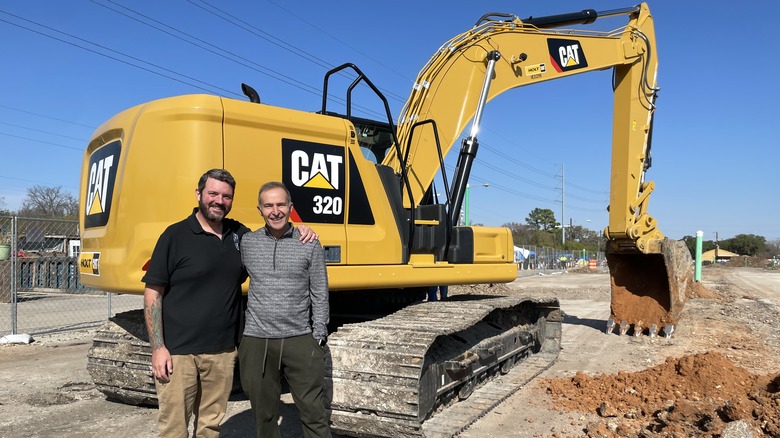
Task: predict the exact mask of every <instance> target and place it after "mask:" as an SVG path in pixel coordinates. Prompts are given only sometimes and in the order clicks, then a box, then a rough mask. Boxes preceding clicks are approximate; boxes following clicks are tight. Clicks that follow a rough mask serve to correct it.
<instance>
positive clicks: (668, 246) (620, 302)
mask: <svg viewBox="0 0 780 438" xmlns="http://www.w3.org/2000/svg"><path fill="white" fill-rule="evenodd" d="M606 256H607V263H608V265H609V274H610V285H611V289H612V300H611V303H610V318H609V321H607V330H606V332H607V333H613V332H614V331H615V330H616V329H617V330H618V331H619V333H620V334H621V335H623V334H629V333H631V334H634V335H635V336H639V335H642V334H648V335H650V336H656V335H658V334H663V335H664V336H666V337H667V338H668V337H671V335H672V333H673V332H674V328H675V327H676V325H677V321H678V319H679V317H680V312H682V309H683V306H684V305H685V300H686V293H687V290H688V287H689V285H691V284H692V282H693V261H692V259H691V253H690V251H689V250H688V247H686V246H685V242H683V241H678V240H672V239H669V238H664V239H663V241H662V242H661V244H660V251H659V252H658V253H651V254H646V253H640V252H633V253H622V252H618V251H614V246H612V247H610V246H608V247H607V254H606Z"/></svg>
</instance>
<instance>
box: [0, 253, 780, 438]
mask: <svg viewBox="0 0 780 438" xmlns="http://www.w3.org/2000/svg"><path fill="white" fill-rule="evenodd" d="M523 274H524V275H527V274H528V273H527V272H524V273H523ZM702 283H703V285H704V286H706V287H707V288H708V289H709V290H710V291H711V292H712V293H711V294H708V295H707V296H706V297H695V298H691V299H689V301H688V303H687V304H686V307H685V311H684V312H683V316H682V319H681V321H680V323H679V325H678V327H677V331H676V333H675V336H674V337H672V338H671V339H666V338H649V337H636V338H635V337H631V336H618V335H606V334H604V333H603V330H604V327H605V324H606V318H607V316H608V314H609V275H607V274H606V273H562V274H557V275H530V276H523V277H521V278H518V280H517V281H515V282H513V283H510V284H508V285H501V286H498V288H500V290H502V291H504V292H505V293H517V294H524V295H535V296H555V297H558V298H559V299H560V300H561V307H562V309H563V310H564V312H565V313H566V318H565V320H564V326H563V350H562V351H561V354H560V356H559V358H558V360H557V361H556V362H555V363H554V364H553V366H552V367H551V368H550V369H548V370H547V371H545V372H544V373H543V374H542V376H540V377H539V378H537V379H536V380H534V381H533V382H532V383H531V384H529V385H527V386H526V387H524V388H522V389H520V390H519V391H518V392H516V393H515V394H514V395H513V396H512V397H510V398H509V399H507V400H506V401H505V402H503V403H502V404H501V405H499V406H498V407H496V408H495V409H493V410H492V411H491V412H489V413H487V414H486V415H485V416H483V417H482V418H481V419H480V420H478V421H477V422H476V423H474V424H473V425H471V426H470V427H469V428H468V429H467V430H466V431H465V432H464V433H463V434H462V436H464V437H480V438H483V437H493V436H495V437H504V436H517V437H526V436H539V437H548V436H549V437H564V436H588V435H589V434H590V433H595V432H594V431H597V430H598V429H597V427H598V425H599V424H602V425H603V426H604V429H603V432H604V434H603V435H601V436H640V435H616V433H617V432H616V431H617V430H628V429H627V425H628V423H629V419H627V418H625V417H610V418H609V420H607V419H605V418H604V417H602V416H600V415H599V413H598V412H594V411H593V409H588V408H582V409H584V410H577V409H573V408H567V409H563V408H562V402H561V401H560V400H558V401H557V402H556V400H555V399H554V398H553V396H552V395H551V393H550V387H551V383H550V382H553V381H556V379H557V381H561V382H565V381H566V380H571V379H572V378H574V377H576V375H577V373H578V372H579V373H582V375H586V376H589V377H593V378H596V377H597V376H602V375H605V376H617V375H618V373H620V372H622V373H624V374H625V373H638V372H641V371H643V370H652V369H654V367H660V366H662V365H663V364H664V363H666V361H667V360H668V359H670V358H671V359H672V360H685V359H684V358H686V357H691V356H693V355H696V354H704V353H708V352H709V353H717V354H720V355H721V356H722V357H723V358H724V360H727V361H728V363H729V364H733V365H734V366H738V367H740V369H744V370H745V371H746V372H748V373H751V375H753V374H754V375H772V373H774V374H777V373H778V372H779V371H780V334H778V332H777V330H776V327H777V326H778V324H780V311H778V308H779V307H778V306H780V271H770V270H765V269H758V268H733V269H731V268H724V267H713V268H709V269H706V268H705V270H704V273H703V281H702ZM494 290H497V289H494ZM466 291H468V292H469V293H473V292H475V291H474V290H473V289H471V290H468V289H465V288H454V287H453V288H451V289H450V293H451V294H457V293H464V292H466ZM93 332H94V330H79V331H72V332H67V333H58V334H50V335H45V336H40V337H37V338H36V339H35V342H33V343H32V344H30V345H2V346H0V437H71V436H72V437H93V436H94V437H98V436H99V437H105V436H112V437H137V436H143V437H146V436H154V434H155V421H156V410H155V409H150V408H143V407H135V406H127V405H122V404H119V403H115V402H111V401H108V400H106V399H105V397H103V396H102V394H101V393H99V392H98V391H96V390H95V389H94V387H93V386H92V384H91V383H90V379H89V375H88V374H87V372H86V369H85V367H86V352H87V349H88V348H89V344H90V339H91V336H92V333H93ZM681 397H682V396H681ZM777 403H778V404H780V402H777ZM250 417H251V414H250V411H249V404H248V402H247V401H246V400H245V399H244V398H243V397H242V396H240V395H235V396H234V397H233V398H232V400H231V401H230V404H229V412H228V419H227V420H226V423H225V425H224V428H223V434H222V436H225V437H244V436H251V435H252V434H253V431H252V425H251V418H250ZM609 421H611V423H609ZM678 421H679V422H685V421H689V420H686V419H679V420H678ZM616 424H617V426H616ZM621 424H624V425H625V427H624V428H622V429H621V428H619V427H618V426H620V425H621ZM610 427H611V429H610ZM610 433H611V434H612V435H609V434H610ZM753 433H754V434H755V436H762V435H761V434H762V433H764V435H763V436H772V435H768V434H766V432H762V431H761V430H760V429H756V428H754V429H753ZM282 434H283V436H285V437H299V436H302V434H301V431H300V423H299V421H298V417H297V413H296V411H295V408H294V406H293V404H292V401H291V400H290V399H289V395H287V394H285V396H284V397H283V400H282ZM591 436H597V435H591ZM647 436H651V435H647ZM657 436H664V435H657ZM667 436H672V435H667ZM678 436H685V435H678ZM701 436H712V435H706V434H702V435H701Z"/></svg>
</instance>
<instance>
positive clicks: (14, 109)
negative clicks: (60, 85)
mask: <svg viewBox="0 0 780 438" xmlns="http://www.w3.org/2000/svg"><path fill="white" fill-rule="evenodd" d="M0 108H5V109H9V110H12V111H18V112H20V113H25V114H32V115H34V116H37V117H43V118H46V119H51V120H56V121H58V122H63V123H69V124H71V125H77V126H83V127H85V128H90V129H95V128H96V127H95V126H90V125H85V124H83V123H78V122H72V121H69V120H64V119H58V118H56V117H52V116H47V115H43V114H39V113H34V112H32V111H27V110H23V109H19V108H14V107H11V106H6V105H0Z"/></svg>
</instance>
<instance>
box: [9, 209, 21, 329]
mask: <svg viewBox="0 0 780 438" xmlns="http://www.w3.org/2000/svg"><path fill="white" fill-rule="evenodd" d="M17 219H18V217H17V216H14V217H12V218H11V334H12V335H15V334H16V329H17V311H18V308H17V305H16V304H17V298H16V293H17V290H16V263H17V258H18V257H17V256H18V255H19V248H18V245H17V241H18V240H19V239H18V236H17V221H16V220H17Z"/></svg>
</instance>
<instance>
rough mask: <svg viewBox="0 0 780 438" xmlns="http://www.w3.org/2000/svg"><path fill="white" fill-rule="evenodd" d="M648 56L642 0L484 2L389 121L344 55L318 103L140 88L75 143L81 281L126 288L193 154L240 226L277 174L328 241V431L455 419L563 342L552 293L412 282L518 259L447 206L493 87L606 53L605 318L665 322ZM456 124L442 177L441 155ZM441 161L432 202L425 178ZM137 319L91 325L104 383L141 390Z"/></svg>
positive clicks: (494, 234) (128, 316) (400, 431)
mask: <svg viewBox="0 0 780 438" xmlns="http://www.w3.org/2000/svg"><path fill="white" fill-rule="evenodd" d="M621 15H622V16H627V17H628V23H627V24H626V25H625V26H623V27H621V28H619V29H617V30H614V31H611V32H605V33H602V32H595V31H589V30H583V29H580V30H577V29H565V30H564V29H563V27H564V26H571V25H585V24H589V23H592V22H594V21H595V20H597V19H599V18H601V17H607V16H621ZM656 67H657V55H656V50H655V35H654V29H653V19H652V17H651V15H650V12H649V10H648V7H647V5H646V4H640V5H638V6H635V7H630V8H625V9H619V10H610V11H603V12H597V11H595V10H592V9H590V10H584V11H581V12H575V13H569V14H561V15H555V16H546V17H529V18H527V19H519V18H518V17H516V16H513V15H505V14H488V15H485V16H483V17H482V18H481V19H480V20H479V21H478V22H477V23H476V25H475V26H474V27H473V28H471V29H470V30H468V31H466V32H464V33H462V34H460V35H458V36H456V37H454V38H452V39H451V40H449V41H447V42H446V43H444V44H443V45H442V46H441V48H440V49H439V50H438V51H437V52H436V53H435V55H434V56H433V57H432V58H431V60H430V61H429V62H428V63H427V64H426V65H425V66H424V67H423V69H422V70H421V72H420V73H419V76H418V77H417V80H416V82H415V84H414V87H413V89H412V92H411V95H410V97H409V99H408V101H407V102H406V104H405V105H404V107H403V109H402V111H401V114H400V117H399V118H398V119H397V121H396V122H394V121H393V118H392V115H391V112H390V108H389V105H388V103H387V100H386V99H385V97H384V96H383V95H382V93H381V92H380V90H379V89H378V88H377V87H376V86H375V85H374V84H373V83H372V82H371V81H370V80H369V79H368V78H367V77H366V76H365V75H364V74H363V73H362V72H361V71H360V69H359V68H357V66H355V65H353V64H344V65H342V66H340V67H337V68H335V69H333V70H331V71H329V72H328V73H327V74H326V76H325V80H324V85H323V97H322V108H321V110H319V111H317V112H315V113H309V112H303V111H297V110H291V109H285V108H279V107H274V106H270V105H266V104H263V103H261V102H260V99H259V95H258V93H257V92H256V91H255V90H254V89H252V88H251V87H249V86H247V85H242V87H243V90H244V94H245V95H246V96H247V97H248V99H247V101H243V100H236V99H228V98H224V97H219V96H211V95H186V96H177V97H170V98H165V99H161V100H156V101H152V102H149V103H145V104H142V105H138V106H136V107H133V108H130V109H128V110H125V111H123V112H122V113H120V114H118V115H116V116H114V117H113V118H111V119H110V120H108V121H107V122H106V123H104V124H103V125H102V126H100V127H99V128H98V130H97V131H96V132H95V134H94V136H93V138H92V139H91V141H90V143H89V145H88V147H87V149H86V152H85V155H84V161H83V167H82V175H81V206H82V210H81V213H80V222H81V230H80V231H81V239H82V249H83V252H82V253H81V254H80V274H81V280H82V281H83V283H84V284H85V285H88V286H91V287H94V288H96V289H101V290H105V291H111V292H115V293H126V294H142V293H143V290H144V289H143V286H144V285H143V284H142V283H141V278H142V277H143V270H144V267H145V266H146V265H147V263H148V261H149V258H150V256H151V253H152V249H153V247H154V244H155V242H156V239H157V238H158V236H159V235H160V233H161V232H162V231H163V230H164V229H165V227H166V226H167V225H169V224H171V223H173V222H176V221H178V220H180V219H181V218H182V217H183V216H184V215H186V213H187V212H188V211H191V208H192V201H193V198H192V195H193V188H194V185H195V182H196V181H197V179H198V178H199V177H200V175H201V174H202V173H203V172H204V171H205V170H207V169H210V168H226V169H228V170H229V171H230V172H231V173H232V174H233V175H234V176H235V177H236V179H237V181H238V191H237V194H236V198H235V202H234V205H233V211H232V213H231V216H232V217H234V218H235V219H238V220H240V221H242V222H243V223H245V224H247V225H248V226H250V228H253V229H255V228H257V227H259V226H262V222H261V220H260V218H259V215H258V214H257V212H256V210H255V206H254V199H255V195H254V193H256V190H257V189H258V188H259V186H260V185H261V184H262V183H263V182H265V181H269V180H278V181H282V182H283V183H284V184H285V185H286V186H287V187H288V188H289V189H290V192H291V194H292V199H293V202H294V210H293V212H292V215H291V217H292V219H293V221H295V222H298V223H306V224H309V225H311V226H312V227H313V228H314V229H315V230H316V231H317V233H318V234H319V235H320V240H321V242H322V245H323V248H324V251H325V258H326V261H327V269H328V277H329V286H330V296H331V309H332V316H331V318H332V320H333V321H334V322H336V324H335V325H337V327H333V330H335V331H334V332H333V333H331V335H330V337H329V342H328V344H327V346H326V348H328V349H329V354H328V355H326V357H327V358H328V359H327V360H328V364H327V365H328V372H327V376H326V378H327V387H328V396H327V402H328V409H329V413H330V415H331V425H332V427H333V430H334V431H337V432H340V433H344V434H349V435H358V436H419V435H424V436H451V435H453V434H456V433H457V432H458V431H460V430H462V428H463V427H465V426H466V425H468V424H470V423H471V422H472V421H474V420H475V419H476V418H478V417H479V416H481V415H482V414H484V412H485V411H486V410H489V409H491V408H492V407H493V406H495V405H496V404H498V403H499V402H500V401H501V400H503V399H504V398H506V397H507V396H508V395H509V394H511V392H513V391H514V390H516V389H517V388H518V387H520V386H521V385H522V384H523V383H524V382H526V381H528V380H529V379H531V378H533V377H534V376H536V375H537V374H538V373H540V372H541V371H543V370H544V369H546V368H547V367H548V366H549V365H550V364H551V363H552V361H554V360H555V358H556V357H557V355H558V352H559V350H560V339H561V323H562V313H561V310H560V306H559V303H558V301H557V300H554V299H539V298H534V297H516V296H498V295H496V294H494V295H487V296H486V295H458V296H453V297H450V299H448V300H445V301H439V302H425V301H423V300H422V297H423V296H424V292H425V290H427V289H428V288H429V287H430V286H432V285H455V284H494V283H507V282H511V281H514V280H515V279H516V278H517V268H516V265H515V264H514V260H513V242H512V237H511V233H510V232H509V230H508V229H506V228H500V227H481V226H458V225H457V223H458V218H459V215H460V210H461V205H462V203H463V199H464V194H465V190H466V185H467V183H468V181H469V174H470V171H471V167H472V163H473V162H474V160H475V158H476V155H477V150H478V146H479V142H478V139H477V133H478V131H479V127H480V124H481V123H482V118H483V110H484V108H485V105H487V104H488V102H489V101H490V100H491V99H492V98H493V97H495V96H497V95H499V94H501V93H503V92H505V91H508V90H510V89H513V88H517V87H522V86H528V85H533V84H536V83H539V82H544V81H549V80H554V79H563V78H566V77H568V76H571V75H576V74H580V73H585V72H590V71H595V70H604V69H610V68H611V69H612V71H613V89H614V127H613V144H612V172H611V193H610V202H609V225H608V226H607V227H606V229H605V230H604V234H605V237H606V238H607V240H608V245H607V252H608V264H609V269H610V274H611V281H612V303H611V310H612V315H611V318H610V320H609V322H608V327H607V329H606V330H607V332H614V331H616V330H617V328H618V327H619V332H620V333H621V334H625V333H630V332H633V333H635V334H641V333H646V334H649V335H656V334H660V333H665V334H666V335H667V336H669V335H670V334H671V332H672V330H673V328H674V324H675V323H676V321H677V317H678V315H679V312H680V310H681V309H682V306H683V303H684V301H685V286H686V284H687V282H688V277H689V276H690V274H689V272H690V265H691V261H690V254H689V253H688V251H687V249H686V248H685V246H684V245H682V244H681V243H680V242H674V241H671V240H670V239H668V238H665V237H664V236H663V234H662V233H661V231H660V230H659V229H658V228H657V226H656V221H655V219H654V218H653V217H652V216H650V215H649V214H648V201H649V196H650V193H651V192H652V191H653V188H654V185H653V183H652V182H650V181H645V173H646V171H647V170H648V168H649V167H650V145H651V137H652V135H651V131H652V116H653V112H654V110H655V100H656V94H657V91H658V88H657V86H656ZM345 70H346V71H352V72H353V73H354V76H356V79H355V80H354V82H352V83H351V85H350V86H349V87H348V89H347V92H346V102H347V104H346V107H345V112H346V114H338V113H335V112H332V111H329V110H328V108H327V105H328V96H329V94H328V92H329V90H328V84H329V81H330V79H331V77H332V75H334V74H336V73H340V72H342V71H345ZM359 85H360V86H367V87H369V88H370V89H371V90H372V91H373V93H374V94H375V95H376V96H377V98H378V99H380V100H381V102H382V103H383V105H384V110H385V112H386V115H387V120H384V121H374V120H367V119H364V118H358V117H355V116H353V115H352V110H351V99H352V93H353V91H354V89H355V87H356V86H359ZM469 123H471V127H470V129H469V131H468V135H466V128H467V124H469ZM461 134H464V138H465V139H464V140H462V142H461V143H460V149H459V155H458V159H457V165H456V167H455V171H454V175H452V177H451V178H448V177H447V176H446V171H445V168H444V157H445V156H446V155H447V153H448V152H449V151H450V149H452V148H453V146H454V145H455V143H456V141H457V139H458V138H459V137H460V136H461ZM369 158H370V159H369ZM439 172H441V174H442V175H443V176H444V177H443V181H444V186H445V187H444V192H445V193H446V201H445V202H439V201H438V200H437V199H436V198H437V196H434V195H433V190H432V186H433V181H434V179H435V177H436V176H437V174H438V173H439ZM245 290H246V289H245ZM142 318H143V317H142V314H141V313H140V312H138V311H136V312H129V313H123V314H119V315H117V316H116V317H114V318H112V319H111V321H110V322H109V323H108V324H106V326H104V327H103V328H101V329H100V330H99V331H98V333H97V334H96V337H95V339H94V342H93V346H92V348H91V349H90V352H89V360H88V369H89V371H90V373H91V374H92V377H93V379H94V380H95V383H96V385H97V387H98V388H99V389H100V390H102V391H103V392H104V393H106V394H107V395H108V396H110V397H111V398H114V399H119V400H122V401H125V402H129V403H136V404H154V403H155V402H156V400H155V392H154V383H153V380H152V376H151V371H150V366H149V364H150V351H149V346H148V343H147V339H148V338H147V337H146V333H145V329H144V326H143V319H142ZM497 376H502V378H500V379H497V378H495V377H497Z"/></svg>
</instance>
